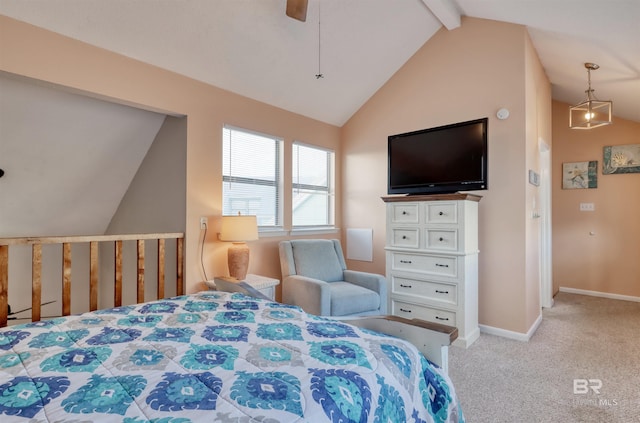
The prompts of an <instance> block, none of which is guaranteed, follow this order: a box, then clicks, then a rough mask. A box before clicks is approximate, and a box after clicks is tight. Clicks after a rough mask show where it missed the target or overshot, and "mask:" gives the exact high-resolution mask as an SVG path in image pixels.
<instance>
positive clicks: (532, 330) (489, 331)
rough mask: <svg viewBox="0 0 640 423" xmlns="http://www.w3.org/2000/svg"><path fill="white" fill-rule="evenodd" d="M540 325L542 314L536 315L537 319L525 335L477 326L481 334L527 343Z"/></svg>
mask: <svg viewBox="0 0 640 423" xmlns="http://www.w3.org/2000/svg"><path fill="white" fill-rule="evenodd" d="M540 323H542V314H539V315H538V318H537V319H536V321H535V322H533V324H532V325H531V327H530V328H529V330H528V331H527V333H521V332H514V331H511V330H506V329H500V328H496V327H493V326H487V325H479V326H480V332H482V333H486V334H489V335H496V336H501V337H503V338H508V339H513V340H516V341H522V342H529V340H530V339H531V337H532V336H533V334H534V333H535V332H536V330H538V326H540Z"/></svg>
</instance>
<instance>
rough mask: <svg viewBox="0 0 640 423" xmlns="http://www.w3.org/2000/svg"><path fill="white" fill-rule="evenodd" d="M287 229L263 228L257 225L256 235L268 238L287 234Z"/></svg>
mask: <svg viewBox="0 0 640 423" xmlns="http://www.w3.org/2000/svg"><path fill="white" fill-rule="evenodd" d="M288 235H289V231H287V230H284V229H282V228H277V229H263V228H260V227H258V237H259V238H269V237H273V236H288Z"/></svg>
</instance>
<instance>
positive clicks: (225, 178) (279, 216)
mask: <svg viewBox="0 0 640 423" xmlns="http://www.w3.org/2000/svg"><path fill="white" fill-rule="evenodd" d="M225 131H231V133H233V132H234V131H235V132H240V133H243V134H248V135H254V136H258V137H263V138H268V139H269V140H270V141H273V142H274V145H275V157H274V165H275V175H274V176H275V180H274V181H270V180H267V179H257V178H250V177H242V176H233V175H226V174H225V162H224V155H225V152H224V147H225V141H224V140H225ZM221 144H222V193H221V194H222V214H223V215H224V212H225V210H224V209H225V203H226V199H225V198H224V184H225V183H234V182H235V183H242V184H247V185H256V186H258V185H260V186H269V187H274V188H275V198H276V200H275V204H274V207H275V210H274V214H273V216H274V220H275V222H274V224H273V225H260V224H259V225H258V232H259V233H260V234H261V235H267V234H269V233H272V234H278V233H281V232H282V231H283V230H284V222H283V220H284V219H283V214H284V213H283V210H284V202H285V201H284V200H285V199H284V185H283V179H284V178H283V175H284V172H283V163H284V157H283V152H284V151H283V150H284V140H283V139H282V138H281V137H278V136H275V135H271V134H266V133H264V132H259V131H254V130H251V129H246V128H240V127H237V126H234V125H228V124H224V125H223V127H222V143H221ZM231 144H233V141H231Z"/></svg>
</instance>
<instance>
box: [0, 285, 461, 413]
mask: <svg viewBox="0 0 640 423" xmlns="http://www.w3.org/2000/svg"><path fill="white" fill-rule="evenodd" d="M0 420H2V421H3V422H6V421H16V422H20V421H24V422H27V421H37V422H60V421H92V422H100V421H109V422H111V421H122V422H129V423H135V422H151V421H153V422H167V423H169V422H171V423H178V422H180V423H182V422H199V421H216V422H218V421H219V422H265V423H266V422H294V421H296V422H324V421H327V422H365V421H380V422H416V423H417V422H431V421H435V422H463V421H464V417H463V415H462V411H461V409H460V407H459V404H458V400H457V397H456V394H455V390H454V388H453V386H452V384H451V382H450V380H449V378H448V376H447V374H446V372H445V371H444V370H443V369H442V368H440V367H438V366H436V365H434V364H433V363H431V362H429V361H428V360H427V359H426V358H425V357H424V356H423V355H422V354H421V353H420V352H419V351H418V349H417V348H416V347H415V346H414V345H413V344H411V343H409V342H407V341H404V340H402V339H400V338H396V337H392V336H388V335H383V334H381V333H379V332H374V331H372V330H369V329H366V328H362V327H358V326H355V325H352V324H347V323H345V322H340V321H335V320H331V319H326V318H321V317H317V316H313V315H308V314H306V313H304V312H303V311H302V309H300V308H297V307H295V306H291V305H285V304H280V303H276V302H272V301H268V300H265V299H261V298H254V297H250V296H247V295H245V294H243V293H239V292H220V291H203V292H200V293H196V294H190V295H181V296H177V297H173V298H170V299H162V300H157V301H150V302H145V303H141V304H136V305H129V306H119V307H114V308H110V309H105V310H95V311H92V312H88V313H84V314H79V315H71V316H65V317H59V318H55V319H51V320H42V321H36V322H31V323H26V324H21V325H16V326H10V327H6V328H3V329H0Z"/></svg>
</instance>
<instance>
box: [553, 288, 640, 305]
mask: <svg viewBox="0 0 640 423" xmlns="http://www.w3.org/2000/svg"><path fill="white" fill-rule="evenodd" d="M560 292H566V293H568V294H580V295H589V296H591V297H601V298H609V299H611V300H622V301H633V302H636V303H640V297H633V296H631V295H620V294H611V293H609V292H599V291H589V290H586V289H577V288H567V287H564V286H561V287H560Z"/></svg>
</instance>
